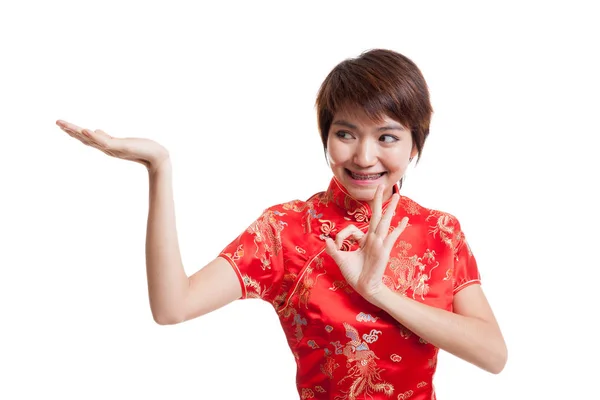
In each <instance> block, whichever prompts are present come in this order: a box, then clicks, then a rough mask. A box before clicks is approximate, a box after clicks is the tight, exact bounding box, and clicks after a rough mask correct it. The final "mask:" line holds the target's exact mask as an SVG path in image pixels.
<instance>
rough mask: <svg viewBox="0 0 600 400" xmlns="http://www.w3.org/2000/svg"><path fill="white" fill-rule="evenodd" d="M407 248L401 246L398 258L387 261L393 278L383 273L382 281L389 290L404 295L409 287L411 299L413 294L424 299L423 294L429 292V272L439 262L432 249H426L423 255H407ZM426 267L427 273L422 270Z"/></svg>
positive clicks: (413, 296)
mask: <svg viewBox="0 0 600 400" xmlns="http://www.w3.org/2000/svg"><path fill="white" fill-rule="evenodd" d="M407 249H408V247H407V246H402V247H401V250H400V251H399V253H400V254H399V256H400V258H397V257H391V258H390V260H389V262H388V266H389V269H390V270H391V271H392V272H393V274H394V278H395V279H394V278H392V277H390V276H388V275H384V276H383V278H382V282H383V284H384V285H386V286H387V287H389V288H390V289H391V290H393V291H395V292H396V293H400V294H402V295H406V292H407V290H408V289H411V290H412V292H413V294H412V298H413V299H414V298H415V296H421V300H424V299H425V295H427V293H428V292H429V284H428V283H427V281H429V279H431V273H432V271H433V270H434V269H435V268H437V266H438V265H439V263H438V262H436V261H435V251H434V250H429V249H427V250H426V251H425V253H424V254H423V257H418V256H417V255H413V256H410V257H408V256H407V254H408V251H407ZM423 262H425V263H423ZM434 263H435V264H434ZM426 267H430V269H429V273H425V272H424V271H425V268H426Z"/></svg>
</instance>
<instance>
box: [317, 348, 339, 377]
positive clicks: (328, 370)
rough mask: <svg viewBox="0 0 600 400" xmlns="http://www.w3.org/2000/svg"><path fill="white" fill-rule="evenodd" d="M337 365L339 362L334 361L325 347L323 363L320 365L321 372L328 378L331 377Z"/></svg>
mask: <svg viewBox="0 0 600 400" xmlns="http://www.w3.org/2000/svg"><path fill="white" fill-rule="evenodd" d="M339 366H340V364H338V363H336V362H335V360H334V358H333V357H331V354H330V352H329V351H328V350H327V349H325V363H324V364H321V365H320V369H321V372H322V373H323V374H325V375H326V376H327V377H328V378H329V379H333V371H335V369H336V368H337V367H339Z"/></svg>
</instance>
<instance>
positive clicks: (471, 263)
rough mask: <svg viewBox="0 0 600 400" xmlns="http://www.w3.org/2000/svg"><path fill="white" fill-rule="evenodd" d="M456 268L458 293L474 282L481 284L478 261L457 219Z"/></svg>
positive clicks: (454, 277)
mask: <svg viewBox="0 0 600 400" xmlns="http://www.w3.org/2000/svg"><path fill="white" fill-rule="evenodd" d="M453 251H454V268H453V282H452V283H453V293H454V294H456V293H458V292H459V291H460V290H462V289H464V288H465V287H467V286H469V285H472V284H474V283H478V284H481V276H480V275H479V269H478V268H477V261H476V260H475V257H474V256H473V252H472V251H471V248H470V247H469V244H468V243H467V239H466V238H465V234H464V233H463V231H462V229H461V228H460V223H459V222H458V221H457V222H456V226H455V228H454V238H453Z"/></svg>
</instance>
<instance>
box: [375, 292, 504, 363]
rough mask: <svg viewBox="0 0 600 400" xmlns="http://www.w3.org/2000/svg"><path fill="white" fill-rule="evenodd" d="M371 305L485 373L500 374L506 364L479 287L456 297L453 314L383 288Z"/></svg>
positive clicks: (493, 321) (494, 325)
mask: <svg viewBox="0 0 600 400" xmlns="http://www.w3.org/2000/svg"><path fill="white" fill-rule="evenodd" d="M372 302H373V304H375V305H377V306H378V307H380V308H381V309H383V310H384V311H386V312H387V313H388V314H390V315H391V316H392V317H393V318H394V319H395V320H397V321H398V322H400V323H401V324H402V325H404V326H405V327H406V328H408V329H410V330H411V331H413V332H414V333H415V334H416V335H418V336H420V337H421V338H423V339H424V340H426V341H427V342H429V343H431V344H433V345H434V346H437V347H439V348H441V349H443V350H445V351H447V352H449V353H452V354H454V355H455V356H457V357H460V358H462V359H463V360H466V361H468V362H470V363H472V364H475V365H477V366H478V367H480V368H483V369H485V370H486V371H489V372H491V373H495V374H497V373H500V372H501V371H502V369H503V368H504V365H505V364H506V359H507V349H506V344H505V342H504V338H503V337H502V333H501V332H500V328H499V327H498V323H497V322H496V319H495V317H494V314H493V312H492V309H491V308H490V305H489V303H488V301H487V299H486V297H485V295H484V293H483V290H482V289H481V285H478V284H473V285H470V286H467V287H466V288H464V289H462V290H461V291H459V292H458V293H456V295H455V296H454V301H453V308H454V312H449V311H446V310H442V309H439V308H435V307H432V306H428V305H425V304H422V303H419V302H418V301H416V300H413V299H410V298H408V297H405V296H401V295H398V294H396V293H394V292H392V291H391V290H389V289H387V288H385V289H384V290H382V291H381V292H380V293H379V294H378V295H377V297H376V298H374V299H372Z"/></svg>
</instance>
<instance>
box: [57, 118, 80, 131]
mask: <svg viewBox="0 0 600 400" xmlns="http://www.w3.org/2000/svg"><path fill="white" fill-rule="evenodd" d="M56 125H58V126H59V127H60V128H61V129H62V130H70V131H73V132H76V133H81V131H82V130H83V128H81V127H80V126H77V125H75V124H72V123H70V122H66V121H63V120H58V121H56Z"/></svg>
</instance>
